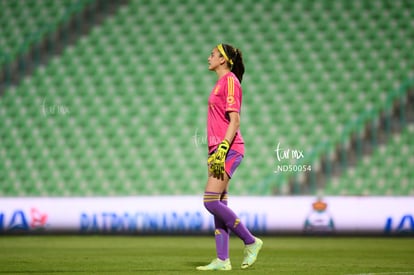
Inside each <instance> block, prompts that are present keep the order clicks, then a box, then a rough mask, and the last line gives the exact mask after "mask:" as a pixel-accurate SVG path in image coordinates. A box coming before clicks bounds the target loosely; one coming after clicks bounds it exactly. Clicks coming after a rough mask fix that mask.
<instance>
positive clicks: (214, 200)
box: [204, 192, 221, 214]
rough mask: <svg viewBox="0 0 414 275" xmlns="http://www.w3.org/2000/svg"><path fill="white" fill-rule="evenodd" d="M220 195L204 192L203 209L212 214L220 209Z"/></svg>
mask: <svg viewBox="0 0 414 275" xmlns="http://www.w3.org/2000/svg"><path fill="white" fill-rule="evenodd" d="M220 203H221V202H220V194H217V193H210V192H206V193H205V194H204V207H205V208H206V209H207V211H208V212H210V213H212V214H214V213H215V212H216V210H217V209H218V208H219V207H220Z"/></svg>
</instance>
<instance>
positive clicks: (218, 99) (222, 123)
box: [207, 72, 244, 155]
mask: <svg viewBox="0 0 414 275" xmlns="http://www.w3.org/2000/svg"><path fill="white" fill-rule="evenodd" d="M241 103H242V89H241V85H240V82H239V80H238V79H237V77H236V75H234V74H233V73H232V72H229V73H227V74H225V75H224V76H222V77H221V78H220V79H219V80H217V83H216V85H215V86H214V88H213V90H212V91H211V94H210V97H209V98H208V112H207V140H208V151H209V153H211V152H212V151H213V150H214V149H215V148H216V147H217V145H218V144H220V142H221V141H223V139H224V136H225V135H226V131H227V127H228V126H229V122H230V118H229V115H228V113H229V112H238V113H240V110H241ZM230 149H232V150H235V151H237V152H239V153H240V154H242V155H244V141H243V137H242V135H241V133H240V129H239V130H238V131H237V133H236V136H235V137H234V140H233V143H232V145H231V147H230Z"/></svg>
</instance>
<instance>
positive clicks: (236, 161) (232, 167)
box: [210, 149, 243, 178]
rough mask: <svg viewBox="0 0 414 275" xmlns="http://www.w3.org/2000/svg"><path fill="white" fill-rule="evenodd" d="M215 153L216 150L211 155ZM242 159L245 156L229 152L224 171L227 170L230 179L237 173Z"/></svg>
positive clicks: (233, 151)
mask: <svg viewBox="0 0 414 275" xmlns="http://www.w3.org/2000/svg"><path fill="white" fill-rule="evenodd" d="M214 152H215V150H214V151H213V152H212V153H211V154H213V153H214ZM211 154H210V155H211ZM242 159H243V155H242V154H240V153H239V152H237V151H235V150H231V149H230V150H229V151H228V152H227V156H226V163H225V165H224V170H226V173H227V175H228V176H229V178H231V177H232V176H233V174H234V171H236V168H237V167H238V166H239V165H240V163H241V161H242Z"/></svg>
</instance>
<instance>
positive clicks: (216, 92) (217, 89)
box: [214, 85, 220, 95]
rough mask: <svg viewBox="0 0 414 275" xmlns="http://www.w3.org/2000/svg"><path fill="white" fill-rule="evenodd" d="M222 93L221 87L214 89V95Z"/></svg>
mask: <svg viewBox="0 0 414 275" xmlns="http://www.w3.org/2000/svg"><path fill="white" fill-rule="evenodd" d="M219 91H220V85H217V86H216V88H214V94H215V95H216V94H218V92H219Z"/></svg>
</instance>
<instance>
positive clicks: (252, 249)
mask: <svg viewBox="0 0 414 275" xmlns="http://www.w3.org/2000/svg"><path fill="white" fill-rule="evenodd" d="M262 246H263V241H262V240H261V239H259V238H255V242H254V243H252V244H248V245H246V246H245V247H244V259H243V263H242V265H241V268H242V269H246V268H249V267H251V266H252V265H253V264H254V262H255V261H256V259H257V255H259V251H260V249H261V248H262Z"/></svg>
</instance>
